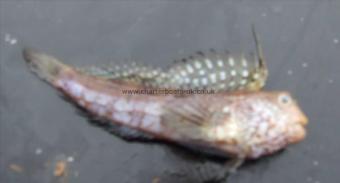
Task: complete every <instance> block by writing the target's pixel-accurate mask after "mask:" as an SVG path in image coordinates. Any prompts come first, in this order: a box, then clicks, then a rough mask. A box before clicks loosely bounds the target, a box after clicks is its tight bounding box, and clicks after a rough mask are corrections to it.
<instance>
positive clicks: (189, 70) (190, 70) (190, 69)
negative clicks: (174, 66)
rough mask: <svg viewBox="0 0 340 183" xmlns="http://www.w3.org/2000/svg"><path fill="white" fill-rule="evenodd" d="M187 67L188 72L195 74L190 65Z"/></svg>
mask: <svg viewBox="0 0 340 183" xmlns="http://www.w3.org/2000/svg"><path fill="white" fill-rule="evenodd" d="M186 67H187V71H188V72H189V73H193V72H194V69H193V68H192V67H191V65H190V64H188V65H186Z"/></svg>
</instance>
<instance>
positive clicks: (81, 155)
mask: <svg viewBox="0 0 340 183" xmlns="http://www.w3.org/2000/svg"><path fill="white" fill-rule="evenodd" d="M251 24H255V26H256V29H257V32H258V33H259V35H260V38H261V43H262V44H263V47H264V51H265V56H266V58H267V61H268V65H269V71H270V76H269V81H268V83H267V86H266V88H267V89H268V90H288V91H290V92H291V93H292V94H293V95H294V96H295V97H296V98H297V99H298V101H299V103H300V105H301V107H302V109H303V110H304V111H305V112H306V113H307V115H308V117H309V118H310V123H309V126H308V137H307V139H306V140H305V141H303V142H302V143H299V144H297V145H294V146H290V147H289V148H288V149H287V150H285V151H283V152H282V153H279V154H277V155H275V156H272V157H269V158H264V159H261V160H259V161H256V162H253V163H249V164H248V165H245V166H243V167H242V168H241V169H239V171H238V173H237V174H235V175H233V176H231V177H230V179H229V181H230V182H236V183H237V182H240V183H250V182H263V183H272V182H275V183H286V182H294V183H301V182H313V183H333V182H334V183H336V182H339V180H340V155H339V153H340V135H339V133H340V131H339V130H340V121H339V120H340V110H339V109H340V99H339V95H340V43H339V39H340V3H339V1H336V0H333V1H322V2H321V1H314V2H313V1H306V0H305V1H298V2H295V1H292V0H286V1H284V0H283V1H272V2H267V1H261V0H257V1H249V2H247V1H234V2H228V3H227V2H222V1H209V2H203V1H202V2H201V1H194V0H191V1H188V2H181V1H179V0H178V1H172V2H170V1H156V0H153V1H137V0H136V1H117V2H108V1H106V2H83V1H82V2H80V1H71V2H66V1H59V2H43V1H29V2H21V1H1V2H0V54H1V60H0V64H1V65H0V69H1V70H0V182H3V183H13V182H15V183H20V182H25V183H40V182H79V183H80V182H81V183H94V182H103V183H105V182H118V183H120V182H122V183H125V182H127V183H128V182H133V183H134V182H141V183H144V182H146V183H149V182H152V180H153V179H154V178H155V177H160V182H199V181H200V180H202V179H203V178H202V176H203V175H202V174H204V172H203V173H199V172H197V169H199V168H197V167H207V166H208V167H210V166H215V165H216V166H220V165H218V163H212V162H210V161H207V162H201V161H197V162H196V161H191V160H190V161H189V160H187V159H186V158H183V157H181V156H179V155H177V151H174V150H173V149H172V148H170V147H168V146H166V145H160V144H144V143H128V142H125V141H123V140H121V139H119V138H117V137H116V136H113V135H111V134H109V133H106V132H104V131H103V130H102V129H100V128H97V127H93V126H92V125H89V124H88V123H87V122H86V121H87V120H86V119H85V118H84V117H82V116H80V115H77V113H76V112H75V109H74V108H73V106H71V105H69V104H68V103H66V102H64V101H63V100H61V99H60V97H59V96H58V95H57V93H56V92H55V91H54V90H53V89H52V88H51V87H49V86H47V85H46V84H44V83H43V82H41V81H40V80H38V79H37V78H36V77H35V76H33V75H32V74H31V73H30V72H29V71H28V69H27V68H26V66H25V64H24V61H23V59H22V56H21V50H22V48H23V47H24V46H30V47H33V48H36V49H39V50H41V51H44V52H47V53H49V54H52V55H55V56H57V57H58V58H60V59H62V60H64V61H65V63H68V64H72V65H78V66H82V65H100V64H105V63H110V62H113V61H115V62H117V63H118V62H122V61H124V60H138V61H139V62H143V63H146V64H150V65H157V66H162V67H164V66H166V65H169V64H170V63H171V62H172V60H173V59H178V58H182V57H186V56H188V55H190V54H192V53H194V52H195V51H198V50H203V51H204V50H208V49H209V48H215V49H217V50H223V49H229V50H231V51H232V53H240V52H241V51H245V52H246V53H248V52H249V51H252V50H254V44H253V40H252V36H251V32H250V27H251ZM58 161H66V162H68V161H70V162H68V163H67V165H68V166H67V167H68V168H67V173H68V175H67V176H66V178H65V177H64V178H63V177H55V176H54V175H53V171H54V166H55V163H56V162H58ZM15 166H19V167H21V169H22V170H21V171H18V170H16V169H15ZM13 167H14V168H13ZM215 168H216V167H215ZM208 169H209V168H208ZM176 172H177V173H176ZM178 172H180V173H178ZM182 174H184V175H182Z"/></svg>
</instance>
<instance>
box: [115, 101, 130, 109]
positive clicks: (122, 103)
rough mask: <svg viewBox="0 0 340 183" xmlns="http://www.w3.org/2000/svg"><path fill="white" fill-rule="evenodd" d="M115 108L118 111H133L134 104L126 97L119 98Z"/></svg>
mask: <svg viewBox="0 0 340 183" xmlns="http://www.w3.org/2000/svg"><path fill="white" fill-rule="evenodd" d="M114 109H115V110H117V111H132V110H133V104H132V103H131V104H130V103H129V102H127V101H126V100H125V99H118V100H117V101H116V102H115V103H114Z"/></svg>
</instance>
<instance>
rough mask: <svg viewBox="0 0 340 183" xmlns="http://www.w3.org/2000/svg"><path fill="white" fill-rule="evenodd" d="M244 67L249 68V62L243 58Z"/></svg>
mask: <svg viewBox="0 0 340 183" xmlns="http://www.w3.org/2000/svg"><path fill="white" fill-rule="evenodd" d="M242 66H243V67H247V66H248V63H247V60H246V59H245V58H242Z"/></svg>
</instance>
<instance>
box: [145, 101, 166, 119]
mask: <svg viewBox="0 0 340 183" xmlns="http://www.w3.org/2000/svg"><path fill="white" fill-rule="evenodd" d="M144 111H145V113H148V114H152V115H156V116H157V115H161V113H162V110H161V107H160V105H159V103H156V102H151V103H147V104H146V106H145V109H144Z"/></svg>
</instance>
